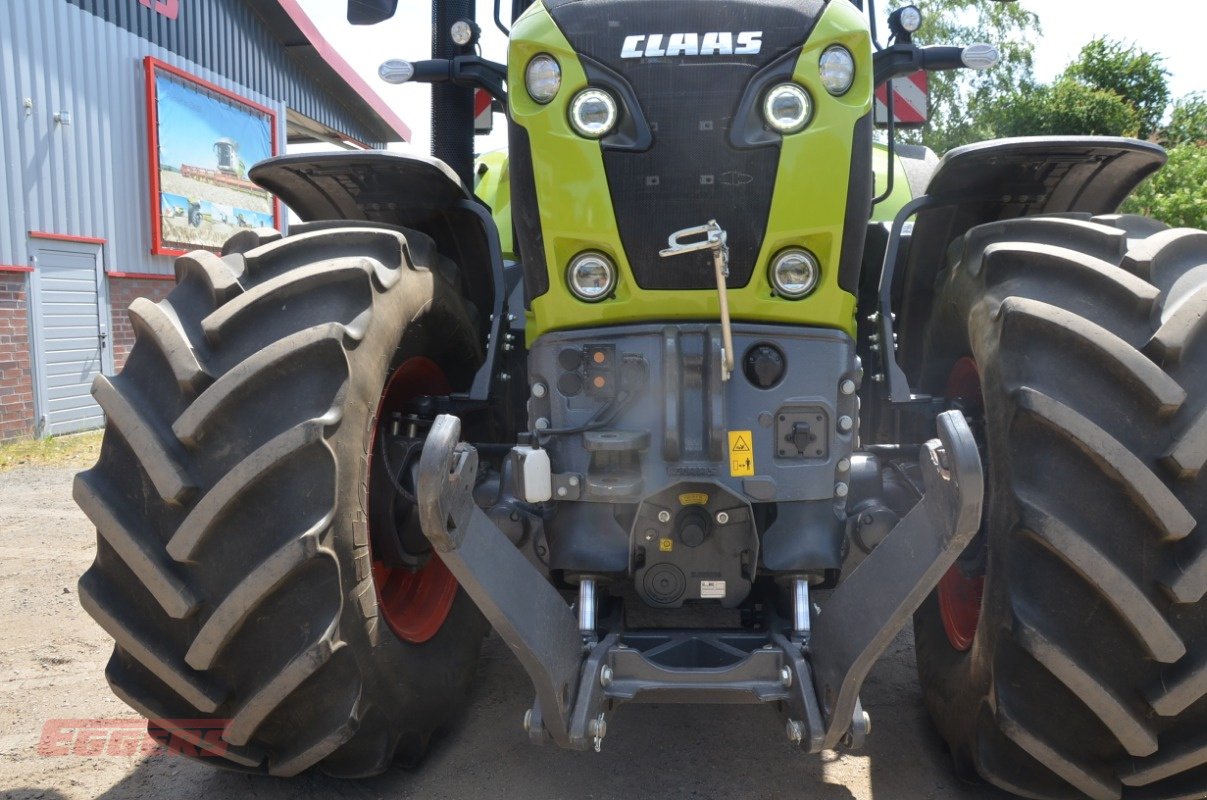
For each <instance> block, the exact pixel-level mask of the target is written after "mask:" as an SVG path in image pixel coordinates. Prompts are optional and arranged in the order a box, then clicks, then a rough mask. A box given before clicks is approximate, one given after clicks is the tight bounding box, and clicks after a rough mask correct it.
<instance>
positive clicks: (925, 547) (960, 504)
mask: <svg viewBox="0 0 1207 800" xmlns="http://www.w3.org/2000/svg"><path fill="white" fill-rule="evenodd" d="M937 422H938V429H939V439H938V440H937V441H936V440H933V439H932V440H931V441H929V442H927V443H926V444H925V445H923V447H922V452H921V467H922V474H923V480H924V482H925V486H926V493H925V495H924V496H923V497H922V500H920V501H919V502H918V504H917V505H916V506H914V508H913V510H911V511H910V512H909V513H908V514H906V515H905V517H904V518H902V520H901V522H899V523H898V524H897V526H896V527H895V528H893V530H892V531H890V532H889V534H888V536H887V537H885V539H884V541H883V542H882V543H881V544H880V546H879V547H877V548H876V549H875V550H873V551H872V554H871V555H869V556H868V557H867V558H866V559H865V560H864V561H863V562H862V563H861V564H860V565H859V566H858V567H856V568H855V571H854V572H852V573H851V575H850V577H848V578H847V579H846V580H844V581H843V582H842V583H840V584H839V585H838V588H837V589H835V590H834V593H833V594H832V595H830V598H829V600H828V601H827V602H826V604H825V608H824V609H823V611H822V613H821V614H820V615H819V616H818V619H817V621H816V623H815V624H814V626H813V637H812V639H811V641H810V644H809V652H810V660H811V661H812V663H813V668H814V673H815V680H816V684H817V696H818V698H819V699H820V701H821V705H822V709H823V712H824V713H825V718H826V736H825V743H824V747H825V748H826V749H830V748H833V747H835V746H837V745H838V744H839V743H840V742H841V741H842V740H843V738H844V737H845V736H846V735H847V733H848V729H849V727H850V726H851V720H852V718H853V715H854V713H855V710H856V707H857V704H858V702H859V697H858V695H859V687H860V686H861V685H862V684H863V681H864V679H865V678H866V677H867V674H868V672H869V671H870V670H871V668H872V664H873V663H875V661H876V659H878V658H879V657H880V655H881V654H882V653H883V652H884V650H885V648H886V647H888V645H889V643H890V642H891V641H892V640H893V637H895V636H896V635H897V633H898V632H899V631H900V630H901V629H902V628H903V627H904V626H905V624H906V622H908V621H909V618H910V617H911V616H912V615H913V613H914V612H915V611H916V610H917V609H918V606H920V605H921V604H922V601H923V600H924V599H926V596H927V595H929V594H930V593H931V591H933V590H934V588H935V586H936V585H938V583H939V579H940V578H942V577H943V574H944V573H945V572H947V570H948V569H949V568H950V567H951V565H952V564H954V563H955V560H956V558H958V557H959V555H960V553H961V552H963V550H964V548H965V547H967V545H968V542H969V541H971V540H972V537H973V536H974V535H975V534H976V532H977V530H978V528H979V527H980V524H981V506H982V502H983V497H984V489H985V481H984V475H983V472H982V468H981V457H980V454H979V453H978V451H977V446H976V440H975V439H974V438H973V436H972V431H971V430H970V429H969V427H968V422H967V421H966V420H965V419H964V416H963V415H962V414H961V413H960V412H958V411H948V412H945V413H943V414H940V415H939V417H938V421H937Z"/></svg>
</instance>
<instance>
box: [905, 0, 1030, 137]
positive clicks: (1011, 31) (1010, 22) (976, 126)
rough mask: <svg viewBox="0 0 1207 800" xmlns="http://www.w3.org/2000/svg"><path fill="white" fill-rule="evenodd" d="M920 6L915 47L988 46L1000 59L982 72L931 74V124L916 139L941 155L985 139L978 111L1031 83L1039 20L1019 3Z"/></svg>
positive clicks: (941, 1) (932, 2) (940, 1)
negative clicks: (993, 49) (920, 45)
mask: <svg viewBox="0 0 1207 800" xmlns="http://www.w3.org/2000/svg"><path fill="white" fill-rule="evenodd" d="M905 4H906V3H904V2H901V3H898V5H905ZM921 8H922V16H923V21H922V28H921V30H919V31H918V33H917V34H916V35H915V37H914V38H915V40H916V41H917V42H918V43H919V44H924V45H960V46H963V45H969V44H974V43H976V42H988V43H989V44H992V45H994V46H995V47H997V49H998V51H999V52H1000V53H1001V55H1002V60H1001V63H1000V64H998V65H997V66H996V67H994V68H992V69H989V70H985V71H984V72H974V71H972V70H955V71H951V72H932V73H930V105H931V122H930V124H929V125H927V126H926V127H925V128H923V129H922V132H921V141H922V143H923V144H925V145H926V146H928V147H930V148H932V149H933V150H935V151H937V152H939V153H944V152H946V151H948V150H950V149H951V148H953V147H957V146H959V145H962V144H967V143H969V142H974V141H979V140H981V139H986V138H989V135H990V131H989V129H988V127H987V126H986V125H985V124H984V123H983V122H982V121H981V120H980V119H979V112H980V110H981V108H982V107H984V106H985V105H986V104H988V103H989V102H991V101H992V99H993V98H994V97H998V96H1001V95H1004V94H1012V93H1015V92H1017V91H1018V90H1019V89H1020V88H1022V87H1024V86H1027V85H1029V84H1030V83H1031V82H1032V73H1033V69H1034V58H1033V55H1032V53H1033V50H1034V43H1035V42H1036V41H1037V40H1038V39H1039V35H1040V24H1039V17H1037V16H1036V15H1035V14H1034V13H1032V12H1030V11H1027V10H1026V9H1024V8H1023V7H1022V6H1021V4H1019V3H997V2H992V0H928V2H926V3H925V4H923V5H922V6H921Z"/></svg>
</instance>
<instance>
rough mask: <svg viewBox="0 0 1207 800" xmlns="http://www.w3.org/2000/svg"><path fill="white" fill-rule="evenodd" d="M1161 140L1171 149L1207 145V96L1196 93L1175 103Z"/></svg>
mask: <svg viewBox="0 0 1207 800" xmlns="http://www.w3.org/2000/svg"><path fill="white" fill-rule="evenodd" d="M1161 140H1162V141H1163V142H1165V144H1166V145H1168V146H1170V147H1176V146H1178V145H1182V144H1199V145H1204V144H1207V94H1204V93H1202V92H1196V93H1195V94H1191V95H1187V96H1186V97H1183V98H1182V99H1181V100H1179V101H1178V102H1177V103H1175V104H1174V107H1173V114H1172V115H1171V116H1170V120H1169V125H1167V126H1166V127H1165V131H1164V133H1163V134H1162V136H1161Z"/></svg>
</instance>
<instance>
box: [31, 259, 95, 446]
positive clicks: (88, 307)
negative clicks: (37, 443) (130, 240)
mask: <svg viewBox="0 0 1207 800" xmlns="http://www.w3.org/2000/svg"><path fill="white" fill-rule="evenodd" d="M33 250H34V257H35V260H34V263H35V265H36V271H35V272H34V274H33V278H34V280H33V285H32V288H33V297H32V298H31V299H32V306H33V309H34V320H33V321H34V329H35V331H36V332H37V334H36V338H37V347H36V352H35V359H36V365H35V375H36V380H37V397H38V408H39V417H40V420H39V422H40V426H39V427H40V429H41V432H42V433H43V434H60V433H72V432H74V431H83V430H88V429H91V428H99V427H101V426H102V425H104V424H105V418H104V415H103V414H102V413H101V409H100V406H98V405H97V404H96V402H95V401H94V400H93V399H92V395H91V394H90V393H89V390H90V389H91V387H92V379H93V378H95V377H96V376H97V375H99V374H101V373H102V372H107V371H111V370H112V362H111V358H110V353H109V347H110V343H109V342H108V335H107V334H108V329H109V325H108V315H107V314H106V313H105V308H104V306H102V304H101V301H102V290H103V287H104V271H103V267H102V264H101V247H100V245H94V244H81V243H75V242H38V243H37V244H36V246H35V247H34V248H33Z"/></svg>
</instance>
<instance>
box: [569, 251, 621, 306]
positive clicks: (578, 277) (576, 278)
mask: <svg viewBox="0 0 1207 800" xmlns="http://www.w3.org/2000/svg"><path fill="white" fill-rule="evenodd" d="M566 284H567V285H568V286H569V287H570V291H571V292H573V293H574V296H575V297H577V298H578V299H579V300H583V301H585V302H587V303H597V302H599V301H600V300H603V299H604V298H606V297H607V296H608V295H610V294H611V293H612V291H613V290H614V289H615V288H616V267H615V265H613V264H612V261H611V260H610V259H609V258H608V257H607V256H605V255H604V254H603V253H582V254H580V255H577V256H575V257H574V260H573V261H571V262H570V268H569V269H567V270H566Z"/></svg>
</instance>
